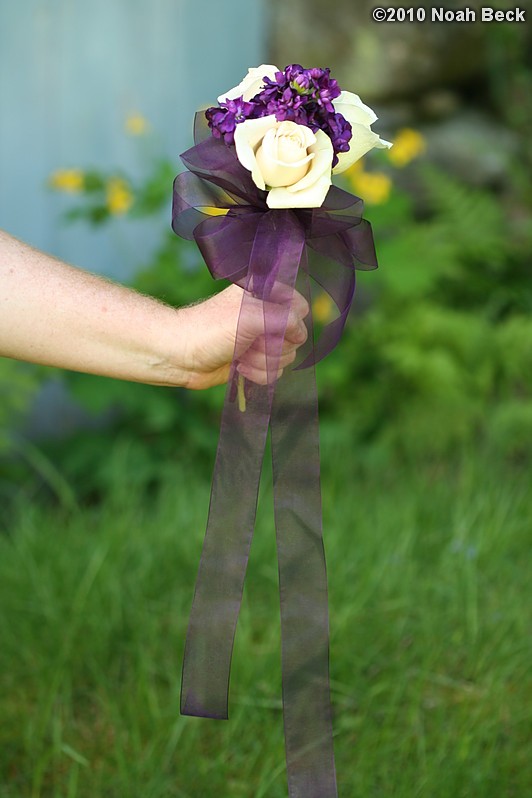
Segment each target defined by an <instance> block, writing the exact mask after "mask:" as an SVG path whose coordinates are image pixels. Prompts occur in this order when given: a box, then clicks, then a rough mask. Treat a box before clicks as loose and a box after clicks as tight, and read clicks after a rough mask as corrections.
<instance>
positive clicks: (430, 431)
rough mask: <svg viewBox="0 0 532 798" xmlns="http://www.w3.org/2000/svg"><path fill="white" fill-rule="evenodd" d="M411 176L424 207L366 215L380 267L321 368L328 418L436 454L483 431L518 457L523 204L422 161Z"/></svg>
mask: <svg viewBox="0 0 532 798" xmlns="http://www.w3.org/2000/svg"><path fill="white" fill-rule="evenodd" d="M412 171H413V172H414V171H415V176H416V179H417V181H418V192H417V197H418V200H417V204H415V205H414V206H412V208H411V209H409V208H408V203H405V202H402V203H401V205H400V207H401V209H402V210H401V213H399V214H395V215H394V214H390V211H389V207H388V206H386V205H385V206H378V207H376V208H374V209H372V211H371V214H368V215H369V216H370V218H371V219H372V223H373V227H374V229H375V230H376V238H377V251H378V256H379V263H380V268H379V270H378V271H377V272H375V273H371V274H364V275H363V276H362V278H361V279H360V280H359V290H360V292H361V293H363V292H364V291H368V290H369V291H370V292H371V303H370V307H369V309H367V310H366V311H365V312H364V311H362V312H360V313H359V314H357V313H356V312H355V313H354V314H353V315H352V317H351V321H350V324H349V325H348V328H347V330H346V333H345V335H344V338H343V341H342V343H341V345H340V348H339V350H338V351H337V352H336V353H335V355H334V356H333V358H329V359H328V360H326V361H325V362H324V363H323V364H322V365H321V366H320V383H321V386H322V397H323V400H322V405H321V407H322V414H323V416H324V417H326V418H327V417H330V418H334V419H335V420H336V421H337V423H339V424H342V425H343V426H344V428H345V427H346V426H347V428H350V429H351V434H352V436H353V440H354V441H357V440H358V441H359V443H367V444H372V445H373V446H374V447H375V448H376V449H377V450H378V449H382V451H383V452H388V453H389V452H390V451H391V450H395V451H401V452H403V453H404V454H405V455H413V456H419V455H420V454H422V453H425V454H426V453H432V454H441V453H444V452H446V451H449V450H451V449H452V448H453V447H454V446H456V445H457V444H459V443H463V442H465V441H474V440H477V439H478V437H479V436H484V437H487V438H488V439H492V441H493V443H494V445H495V446H496V447H497V449H500V450H502V451H503V452H504V453H506V454H512V453H515V454H517V453H519V452H521V453H522V451H523V450H524V449H525V448H526V445H527V442H528V444H530V439H529V438H527V434H528V433H526V432H525V430H526V429H527V428H528V427H527V421H526V420H527V419H528V417H529V408H530V402H531V400H532V339H531V334H532V321H531V319H530V311H531V310H532V286H531V284H530V279H529V275H528V253H529V252H530V249H531V246H532V225H531V224H530V221H529V222H528V223H527V224H523V223H522V220H521V216H520V215H519V216H517V214H516V211H517V210H518V207H517V202H518V199H517V198H516V197H509V198H504V199H503V198H501V197H499V196H496V195H493V194H490V193H488V192H486V191H482V190H479V189H476V188H471V187H468V186H466V185H464V184H463V183H461V182H460V181H458V180H457V179H456V178H452V177H450V176H449V175H447V174H444V173H442V172H441V171H439V170H437V169H436V168H435V167H433V166H429V165H428V164H426V163H420V164H419V166H418V168H417V169H416V170H412ZM396 191H398V190H396ZM394 203H395V199H394V198H392V199H391V201H390V203H389V205H394ZM514 218H517V219H518V220H519V224H516V223H515V221H514ZM360 284H362V285H361V286H360ZM512 418H515V422H514V423H512V422H511V419H512ZM517 419H522V422H523V425H524V427H525V430H524V431H523V434H524V437H522V438H519V436H518V435H517V434H516V430H517V429H518V427H519V423H518V421H517ZM505 430H506V431H507V432H508V435H507V437H506V438H505Z"/></svg>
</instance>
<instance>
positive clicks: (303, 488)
mask: <svg viewBox="0 0 532 798" xmlns="http://www.w3.org/2000/svg"><path fill="white" fill-rule="evenodd" d="M195 141H196V145H195V146H194V147H192V148H191V149H189V150H187V152H185V153H184V154H183V155H182V156H181V159H182V161H183V162H184V164H185V166H186V167H187V169H188V171H187V172H183V173H181V174H179V175H178V176H177V177H176V179H175V182H174V197H173V212H172V227H173V229H174V231H175V232H176V233H177V234H178V235H180V236H182V237H184V238H188V239H193V240H195V241H196V243H197V244H198V247H199V249H200V251H201V253H202V255H203V257H204V259H205V262H206V264H207V266H208V268H209V270H210V272H211V274H212V276H213V277H214V278H215V279H221V278H225V279H228V280H230V281H231V282H233V283H236V284H237V285H239V286H241V287H242V288H243V289H244V293H243V298H242V305H241V308H240V315H239V321H238V328H237V336H236V343H235V353H234V357H233V361H232V364H231V369H230V375H229V382H228V389H227V392H226V396H225V402H224V407H223V412H222V420H221V429H220V439H219V443H218V451H217V454H216V463H215V468H214V475H213V482H212V490H211V502H210V508H209V518H208V523H207V531H206V533H205V540H204V544H203V551H202V555H201V561H200V566H199V572H198V577H197V580H196V588H195V593H194V600H193V604H192V610H191V614H190V620H189V625H188V631H187V639H186V644H185V653H184V661H183V674H182V684H181V713H182V714H183V715H195V716H197V717H208V718H218V719H226V718H227V717H228V692H229V677H230V668H231V657H232V651H233V642H234V635H235V630H236V624H237V620H238V614H239V610H240V604H241V600H242V591H243V587H244V578H245V574H246V568H247V563H248V556H249V549H250V545H251V539H252V535H253V529H254V524H255V515H256V506H257V496H258V489H259V482H260V475H261V469H262V462H263V458H264V449H265V445H266V436H267V433H268V428H270V429H271V444H272V461H273V487H274V507H275V523H276V540H277V554H278V564H279V588H280V609H281V642H282V679H283V686H282V690H283V712H284V729H285V746H286V764H287V776H288V787H289V794H290V798H336V796H337V788H336V774H335V765H334V752H333V739H332V714H331V704H330V691H329V622H328V600H327V575H326V565H325V555H324V550H323V539H322V514H321V492H320V464H319V424H318V399H317V390H316V380H315V369H314V364H315V363H317V362H318V361H319V360H321V359H322V358H323V357H325V355H327V354H328V353H329V352H330V351H331V350H332V349H333V348H334V347H335V346H336V344H337V342H338V341H339V339H340V337H341V334H342V330H343V327H344V325H345V322H346V319H347V315H348V313H349V309H350V307H351V303H352V300H353V295H354V291H355V268H361V269H373V268H376V266H377V263H376V257H375V249H374V244H373V236H372V232H371V227H370V225H369V223H368V222H367V221H365V220H363V219H362V218H361V217H362V207H363V206H362V201H361V200H360V199H359V198H358V197H354V196H353V195H351V194H349V193H347V192H345V191H342V190H341V189H338V188H336V187H331V189H330V190H329V193H328V194H327V197H326V200H325V203H324V204H323V205H322V206H321V207H320V208H311V209H297V210H289V209H282V210H270V209H269V208H268V206H267V204H266V196H267V194H266V192H265V191H261V190H260V189H258V188H257V187H256V186H255V184H254V183H253V181H252V179H251V175H250V173H249V172H248V171H247V170H246V169H245V168H244V167H243V166H242V165H241V164H240V162H239V161H238V159H237V157H236V154H235V151H234V148H230V147H228V146H226V145H225V144H224V143H223V142H222V141H220V140H218V139H215V138H213V137H212V136H211V135H210V131H209V130H208V129H207V128H206V125H205V124H204V122H203V115H202V114H201V113H198V114H196V123H195ZM212 209H218V210H219V209H223V210H226V211H227V213H226V214H224V215H212ZM311 277H312V278H313V279H314V280H315V281H316V282H318V283H319V284H320V285H321V287H322V288H323V290H324V291H326V292H327V293H328V294H329V295H330V297H331V298H332V300H333V301H334V303H335V305H336V306H337V308H338V311H339V315H338V316H337V318H335V319H334V321H332V322H331V323H329V324H328V325H326V326H325V327H324V329H323V330H322V333H321V336H320V338H319V339H318V341H317V342H314V335H313V323H312V313H309V315H308V316H307V318H306V320H305V322H306V324H307V328H308V331H309V336H308V340H307V342H306V344H304V345H303V347H301V350H300V351H302V355H303V357H302V359H301V361H300V362H299V364H298V365H297V366H294V367H293V368H285V370H284V372H283V375H282V377H281V378H280V379H276V375H277V372H278V368H279V360H280V357H281V349H282V343H283V339H284V335H285V330H286V326H287V321H288V313H289V308H290V302H291V299H292V295H293V292H294V290H298V291H299V292H300V293H301V294H303V296H305V298H306V299H307V301H308V302H309V305H310V304H311V291H310V278H311ZM257 312H262V313H263V317H264V341H265V354H266V363H267V374H268V384H267V385H264V386H262V385H258V384H255V383H251V382H249V381H246V386H245V393H246V400H247V401H246V409H245V412H242V411H241V410H240V409H239V405H238V403H237V401H236V396H237V380H238V372H237V371H236V368H237V365H238V363H239V359H240V358H241V357H242V355H243V352H244V349H245V343H244V342H243V338H242V334H241V333H242V328H243V327H242V325H243V324H245V320H246V318H247V317H248V315H249V314H253V313H257Z"/></svg>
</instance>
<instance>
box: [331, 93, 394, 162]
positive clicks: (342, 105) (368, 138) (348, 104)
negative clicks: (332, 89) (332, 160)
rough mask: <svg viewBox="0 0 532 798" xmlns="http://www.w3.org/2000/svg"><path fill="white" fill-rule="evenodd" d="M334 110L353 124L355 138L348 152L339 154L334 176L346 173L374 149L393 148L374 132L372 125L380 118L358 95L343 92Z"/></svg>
mask: <svg viewBox="0 0 532 798" xmlns="http://www.w3.org/2000/svg"><path fill="white" fill-rule="evenodd" d="M333 105H334V110H335V111H336V113H338V114H342V116H343V117H344V118H345V119H347V121H348V122H350V123H351V127H352V129H353V136H352V138H351V140H350V142H349V151H348V152H339V153H338V163H337V164H336V166H335V167H334V169H333V173H334V174H338V173H339V172H344V171H345V170H346V169H348V168H349V167H350V166H351V165H352V164H354V163H355V161H358V160H359V159H360V158H362V157H363V156H364V155H365V154H366V153H367V152H369V151H370V150H371V149H373V147H377V148H378V149H383V148H384V147H387V148H388V149H389V148H390V147H391V146H392V142H391V141H385V140H384V139H381V138H379V136H378V135H377V134H376V133H374V132H373V130H372V129H371V127H370V126H371V125H372V124H373V122H375V121H376V119H377V118H378V117H377V115H376V114H375V112H374V111H372V110H371V108H369V106H367V105H365V104H364V103H363V102H362V100H361V99H360V97H359V96H358V94H353V93H352V92H350V91H343V92H342V93H341V94H340V96H339V97H337V98H336V100H333Z"/></svg>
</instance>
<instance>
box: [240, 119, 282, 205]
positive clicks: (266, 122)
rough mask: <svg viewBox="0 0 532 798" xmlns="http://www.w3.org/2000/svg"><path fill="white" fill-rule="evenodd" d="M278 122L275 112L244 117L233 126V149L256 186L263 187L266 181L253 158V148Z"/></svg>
mask: <svg viewBox="0 0 532 798" xmlns="http://www.w3.org/2000/svg"><path fill="white" fill-rule="evenodd" d="M278 124H279V123H278V122H277V120H276V118H275V114H270V116H263V117H260V118H259V119H246V120H245V121H244V122H240V123H239V124H238V125H237V126H236V128H235V149H236V154H237V158H238V160H239V161H240V163H241V164H242V166H244V167H245V168H246V169H248V170H249V171H250V172H251V177H252V179H253V182H254V183H255V185H256V186H257V187H258V188H261V189H263V190H264V189H265V188H266V183H265V182H264V178H263V176H262V174H261V171H260V169H259V167H258V164H257V159H256V158H255V149H256V147H257V146H258V144H259V142H260V141H261V140H262V139H263V138H264V136H265V135H266V133H267V132H268V130H270V129H271V128H276V127H277V126H278Z"/></svg>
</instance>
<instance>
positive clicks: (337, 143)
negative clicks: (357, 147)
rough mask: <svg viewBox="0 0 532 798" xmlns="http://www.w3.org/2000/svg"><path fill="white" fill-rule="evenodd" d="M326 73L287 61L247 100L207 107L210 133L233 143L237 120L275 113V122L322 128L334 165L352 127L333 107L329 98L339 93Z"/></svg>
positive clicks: (331, 98) (327, 71)
mask: <svg viewBox="0 0 532 798" xmlns="http://www.w3.org/2000/svg"><path fill="white" fill-rule="evenodd" d="M330 72H331V70H330V69H328V68H327V69H319V68H313V69H303V67H302V66H301V65H300V64H290V65H289V66H287V67H286V69H285V70H284V72H281V71H279V72H276V73H275V79H274V80H272V79H270V78H268V77H265V78H264V88H263V89H262V91H260V92H259V93H258V94H256V95H255V97H253V98H252V99H251V100H250V101H249V102H244V99H243V98H242V97H239V98H237V99H236V100H225V101H224V102H222V103H221V104H220V106H216V107H213V108H208V109H207V111H206V112H205V116H206V117H207V120H208V123H209V127H210V128H211V130H212V133H213V136H215V137H216V138H220V139H222V138H223V140H224V141H225V143H226V144H233V142H234V132H235V128H236V126H237V125H238V123H239V122H243V121H244V120H245V119H258V118H259V117H262V116H269V115H270V114H275V117H276V119H277V121H278V122H284V121H289V122H295V123H296V124H298V125H306V126H307V127H309V128H310V129H311V130H312V131H313V132H316V131H317V130H323V131H324V132H325V133H326V134H327V135H328V136H329V138H330V139H331V141H332V145H333V150H334V157H333V162H332V165H333V166H336V164H337V163H338V153H339V152H347V151H348V150H349V142H350V140H351V136H352V129H351V125H350V123H349V122H348V121H347V120H346V119H345V118H344V117H343V116H342V114H339V113H336V111H335V110H334V105H333V100H334V99H335V98H336V97H338V96H339V95H340V88H339V86H338V83H337V82H336V80H334V78H331V76H330Z"/></svg>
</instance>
